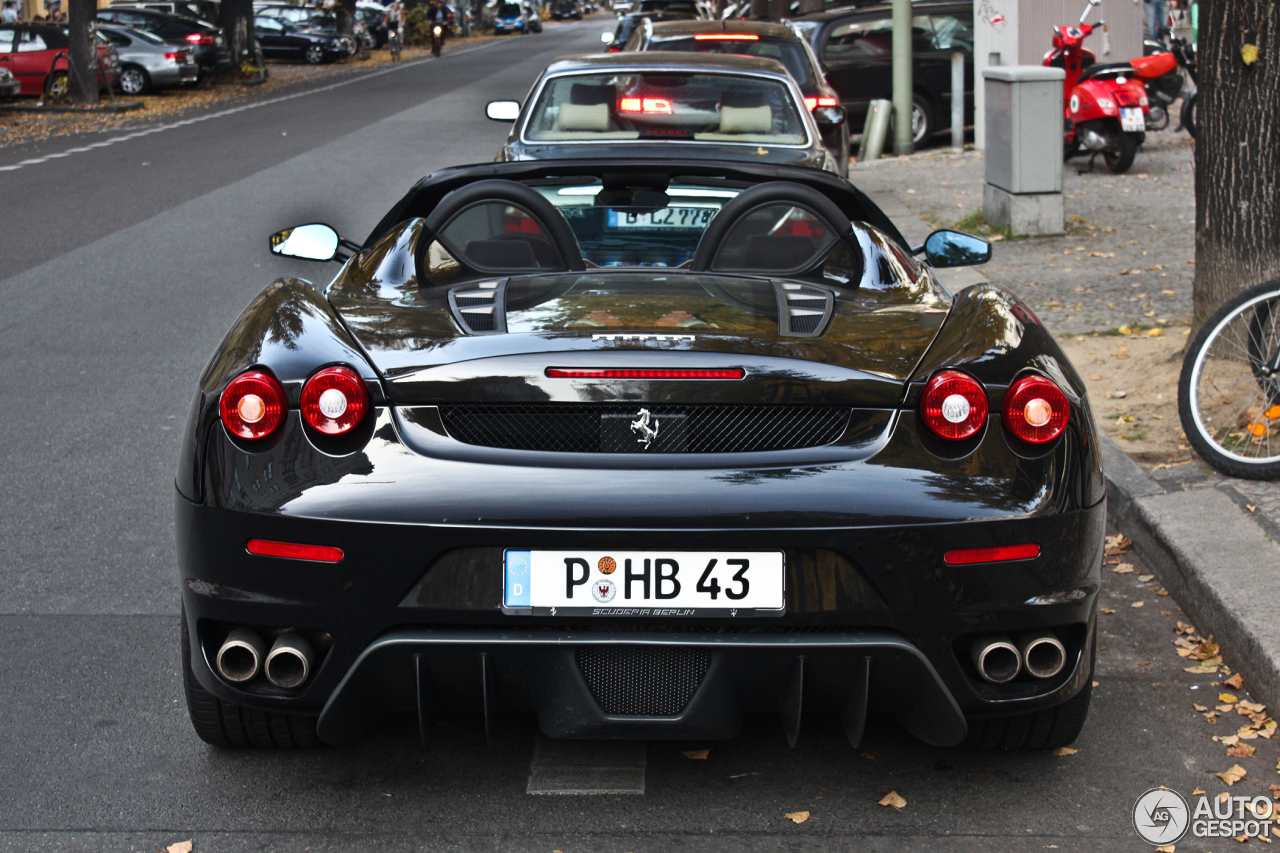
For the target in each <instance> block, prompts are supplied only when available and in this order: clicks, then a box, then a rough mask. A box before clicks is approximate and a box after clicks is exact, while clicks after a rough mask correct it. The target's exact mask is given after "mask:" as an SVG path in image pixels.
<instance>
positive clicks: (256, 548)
mask: <svg viewBox="0 0 1280 853" xmlns="http://www.w3.org/2000/svg"><path fill="white" fill-rule="evenodd" d="M245 550H247V551H248V552H249V553H250V554H257V555H258V556H259V557H286V558H288V559H290V560H314V561H316V562H318V563H338V562H341V561H342V557H343V554H342V549H341V548H334V547H333V546H331V545H296V544H294V543H292V542H273V541H271V540H270V539H250V540H249V544H247V545H245Z"/></svg>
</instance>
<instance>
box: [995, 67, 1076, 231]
mask: <svg viewBox="0 0 1280 853" xmlns="http://www.w3.org/2000/svg"><path fill="white" fill-rule="evenodd" d="M982 77H983V83H982V85H983V89H984V91H983V95H984V101H985V104H984V106H985V108H986V115H985V120H986V130H987V134H986V135H987V153H986V161H987V182H986V189H985V191H984V193H983V204H982V210H983V215H984V217H985V218H986V220H987V222H988V223H989V224H991V225H996V226H999V227H1003V228H1008V229H1009V230H1011V231H1012V232H1013V233H1015V234H1061V233H1062V232H1063V208H1062V145H1063V142H1062V138H1063V135H1062V85H1063V80H1064V79H1066V72H1064V71H1063V70H1062V69H1061V68H1045V67H1043V66H1040V65H999V66H993V67H989V68H984V69H982Z"/></svg>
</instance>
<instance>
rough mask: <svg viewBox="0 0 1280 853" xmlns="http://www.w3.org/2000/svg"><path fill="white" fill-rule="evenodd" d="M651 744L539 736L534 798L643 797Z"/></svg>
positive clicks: (532, 772)
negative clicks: (649, 745)
mask: <svg viewBox="0 0 1280 853" xmlns="http://www.w3.org/2000/svg"><path fill="white" fill-rule="evenodd" d="M647 752H648V749H647V744H646V743H645V742H644V741H634V740H551V739H550V738H548V737H546V736H545V735H543V734H541V733H539V734H538V739H537V741H535V742H534V746H533V761H532V762H531V763H530V765H529V784H528V786H527V787H526V788H525V790H526V792H527V793H530V794H643V793H644V770H645V763H646V753H647Z"/></svg>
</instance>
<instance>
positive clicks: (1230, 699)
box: [1218, 693, 1240, 705]
mask: <svg viewBox="0 0 1280 853" xmlns="http://www.w3.org/2000/svg"><path fill="white" fill-rule="evenodd" d="M1218 701H1219V702H1221V703H1223V704H1224V705H1234V704H1235V703H1236V702H1239V701H1240V699H1239V697H1237V696H1232V695H1231V694H1230V693H1219V694H1218Z"/></svg>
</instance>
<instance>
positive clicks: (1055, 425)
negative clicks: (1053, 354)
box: [1003, 376, 1070, 444]
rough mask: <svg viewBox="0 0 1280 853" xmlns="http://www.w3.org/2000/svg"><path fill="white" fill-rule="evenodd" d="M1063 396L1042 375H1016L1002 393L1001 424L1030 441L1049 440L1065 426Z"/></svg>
mask: <svg viewBox="0 0 1280 853" xmlns="http://www.w3.org/2000/svg"><path fill="white" fill-rule="evenodd" d="M1069 414H1070V407H1069V406H1068V404H1067V396H1066V395H1065V394H1063V393H1062V389H1060V388H1059V387H1058V386H1057V385H1055V384H1053V383H1052V382H1050V381H1049V380H1048V379H1045V378H1044V377H1043V376H1027V377H1025V378H1023V379H1019V380H1018V381H1017V382H1015V383H1013V385H1012V386H1011V387H1010V388H1009V390H1008V391H1006V392H1005V395H1004V412H1003V419H1004V425H1005V426H1006V427H1008V428H1009V432H1011V433H1013V434H1014V435H1016V436H1017V437H1018V438H1020V439H1022V440H1023V441H1027V442H1030V443H1031V444H1044V443H1045V442H1048V441H1053V440H1054V439H1055V438H1057V437H1058V436H1059V435H1061V434H1062V431H1063V430H1064V429H1066V428H1067V418H1068V417H1069Z"/></svg>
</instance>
